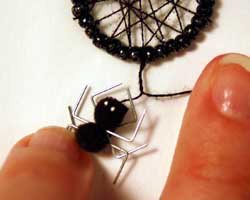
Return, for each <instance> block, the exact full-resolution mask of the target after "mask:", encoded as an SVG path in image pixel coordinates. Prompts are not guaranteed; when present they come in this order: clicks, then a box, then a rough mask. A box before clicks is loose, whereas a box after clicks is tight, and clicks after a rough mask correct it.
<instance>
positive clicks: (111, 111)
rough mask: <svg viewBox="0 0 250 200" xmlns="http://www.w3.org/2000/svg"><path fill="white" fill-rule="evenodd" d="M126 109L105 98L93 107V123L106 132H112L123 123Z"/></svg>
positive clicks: (113, 99)
mask: <svg viewBox="0 0 250 200" xmlns="http://www.w3.org/2000/svg"><path fill="white" fill-rule="evenodd" d="M127 112H128V108H127V107H126V106H125V105H124V104H123V103H121V102H120V101H118V100H117V99H115V98H113V97H106V98H104V99H102V100H100V101H99V102H98V104H97V105H96V107H95V113H94V116H95V121H96V123H97V124H98V125H99V126H101V127H102V128H104V129H106V130H114V129H115V128H117V127H118V126H119V125H120V124H121V122H122V121H123V119H124V117H125V115H126V113H127Z"/></svg>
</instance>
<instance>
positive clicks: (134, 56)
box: [129, 47, 140, 61]
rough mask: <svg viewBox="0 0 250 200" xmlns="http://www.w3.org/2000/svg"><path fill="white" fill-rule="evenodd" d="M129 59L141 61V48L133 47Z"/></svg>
mask: <svg viewBox="0 0 250 200" xmlns="http://www.w3.org/2000/svg"><path fill="white" fill-rule="evenodd" d="M129 57H130V58H131V59H132V60H133V61H139V60H140V48H139V47H131V48H130V50H129Z"/></svg>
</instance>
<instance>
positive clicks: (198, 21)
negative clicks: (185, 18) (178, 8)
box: [191, 15, 208, 29]
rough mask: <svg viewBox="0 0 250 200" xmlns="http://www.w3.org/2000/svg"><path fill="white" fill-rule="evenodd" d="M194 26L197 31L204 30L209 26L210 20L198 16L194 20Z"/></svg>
mask: <svg viewBox="0 0 250 200" xmlns="http://www.w3.org/2000/svg"><path fill="white" fill-rule="evenodd" d="M191 22H192V25H193V26H194V27H195V28H197V29H202V28H204V27H205V26H206V25H207V24H208V19H207V18H205V17H201V16H198V15H195V16H194V17H193V18H192V20H191Z"/></svg>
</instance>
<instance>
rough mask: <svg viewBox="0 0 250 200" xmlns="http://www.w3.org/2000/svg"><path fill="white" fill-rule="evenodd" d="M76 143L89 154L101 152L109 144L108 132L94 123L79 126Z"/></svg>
mask: <svg viewBox="0 0 250 200" xmlns="http://www.w3.org/2000/svg"><path fill="white" fill-rule="evenodd" d="M76 141H77V143H78V144H79V146H80V147H81V148H82V149H83V150H85V151H88V152H99V151H101V150H103V149H104V148H105V147H106V145H107V144H109V138H108V136H107V133H106V131H105V130H104V129H103V128H101V127H100V126H98V125H97V124H94V123H87V124H83V125H80V126H78V129H77V131H76Z"/></svg>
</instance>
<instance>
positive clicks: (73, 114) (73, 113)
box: [72, 86, 89, 123]
mask: <svg viewBox="0 0 250 200" xmlns="http://www.w3.org/2000/svg"><path fill="white" fill-rule="evenodd" d="M87 89H88V86H85V88H84V90H83V92H82V93H81V96H80V97H79V99H78V101H77V103H76V105H75V107H74V109H73V112H72V117H73V118H74V119H77V120H79V121H80V122H83V123H88V122H89V120H87V119H84V118H82V117H80V116H79V115H78V112H79V107H80V105H81V102H82V101H83V99H84V98H85V94H86V92H87Z"/></svg>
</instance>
